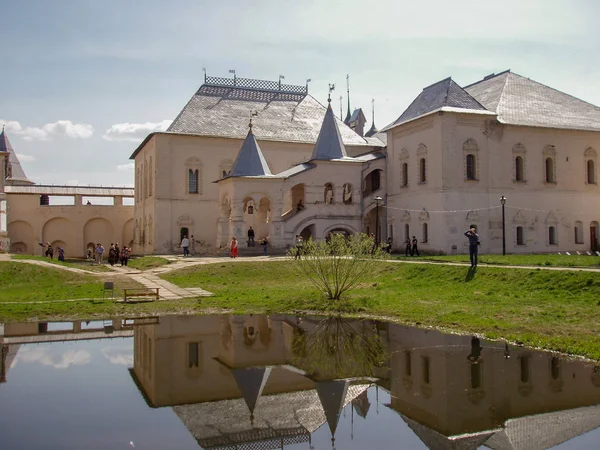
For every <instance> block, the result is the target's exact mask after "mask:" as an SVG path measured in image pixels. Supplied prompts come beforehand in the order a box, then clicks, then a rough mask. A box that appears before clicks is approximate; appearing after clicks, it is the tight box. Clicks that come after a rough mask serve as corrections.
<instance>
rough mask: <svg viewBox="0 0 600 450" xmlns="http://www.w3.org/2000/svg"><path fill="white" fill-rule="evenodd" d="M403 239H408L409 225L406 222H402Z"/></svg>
mask: <svg viewBox="0 0 600 450" xmlns="http://www.w3.org/2000/svg"><path fill="white" fill-rule="evenodd" d="M404 239H405V240H406V239H410V226H409V225H408V224H407V223H406V224H404Z"/></svg>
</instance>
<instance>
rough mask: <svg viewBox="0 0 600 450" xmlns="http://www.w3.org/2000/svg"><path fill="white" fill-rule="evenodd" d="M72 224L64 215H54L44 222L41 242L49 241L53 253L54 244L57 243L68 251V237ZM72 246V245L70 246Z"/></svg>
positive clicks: (70, 234)
mask: <svg viewBox="0 0 600 450" xmlns="http://www.w3.org/2000/svg"><path fill="white" fill-rule="evenodd" d="M73 234H74V233H73V225H72V224H71V222H69V221H68V220H67V219H65V218H64V217H55V218H53V219H50V220H49V221H48V222H46V223H45V224H44V226H43V228H42V242H44V243H46V242H50V245H52V248H54V253H55V255H56V254H57V252H56V245H55V243H58V245H60V246H61V247H62V248H63V249H64V250H65V253H67V252H68V249H69V245H68V244H67V242H69V238H71V237H72V236H73ZM71 247H72V246H71Z"/></svg>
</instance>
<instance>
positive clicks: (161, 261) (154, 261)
mask: <svg viewBox="0 0 600 450" xmlns="http://www.w3.org/2000/svg"><path fill="white" fill-rule="evenodd" d="M170 263H171V261H169V260H168V259H167V258H162V257H160V256H143V257H141V258H132V259H130V260H129V262H128V266H129V267H133V268H134V269H138V270H148V269H154V268H155V267H160V266H164V265H165V264H170Z"/></svg>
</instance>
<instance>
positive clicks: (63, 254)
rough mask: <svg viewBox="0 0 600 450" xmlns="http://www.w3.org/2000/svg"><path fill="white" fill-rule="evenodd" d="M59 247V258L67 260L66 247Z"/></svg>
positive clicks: (63, 260)
mask: <svg viewBox="0 0 600 450" xmlns="http://www.w3.org/2000/svg"><path fill="white" fill-rule="evenodd" d="M57 249H58V260H59V261H62V262H65V249H64V248H62V247H60V246H59V247H57Z"/></svg>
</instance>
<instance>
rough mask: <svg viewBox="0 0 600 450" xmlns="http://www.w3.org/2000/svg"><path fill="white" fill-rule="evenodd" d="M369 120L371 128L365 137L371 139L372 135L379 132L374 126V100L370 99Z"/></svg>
mask: <svg viewBox="0 0 600 450" xmlns="http://www.w3.org/2000/svg"><path fill="white" fill-rule="evenodd" d="M371 120H372V121H373V123H372V124H371V128H370V129H369V131H367V133H366V134H365V136H366V137H371V136H373V135H374V134H377V133H378V132H379V130H378V129H377V127H376V126H375V99H371Z"/></svg>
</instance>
